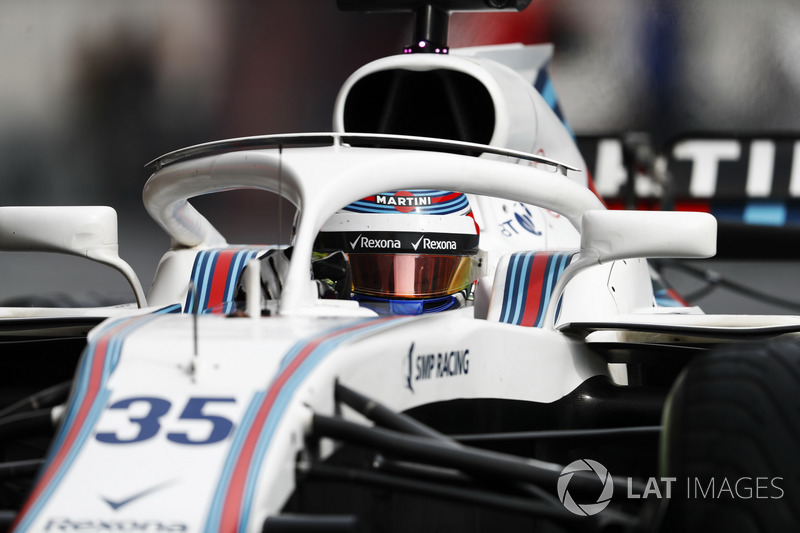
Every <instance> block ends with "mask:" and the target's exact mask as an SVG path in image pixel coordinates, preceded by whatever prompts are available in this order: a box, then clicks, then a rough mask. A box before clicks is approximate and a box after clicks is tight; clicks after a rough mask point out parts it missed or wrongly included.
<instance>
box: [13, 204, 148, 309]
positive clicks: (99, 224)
mask: <svg viewBox="0 0 800 533" xmlns="http://www.w3.org/2000/svg"><path fill="white" fill-rule="evenodd" d="M0 251H9V252H55V253H62V254H69V255H76V256H79V257H85V258H87V259H91V260H92V261H96V262H98V263H102V264H104V265H108V266H110V267H112V268H114V269H116V270H117V271H119V272H120V273H122V275H123V276H125V279H126V280H127V281H128V283H129V284H130V286H131V288H132V289H133V292H134V294H135V295H136V303H137V304H138V306H139V307H145V306H146V305H147V302H146V299H145V295H144V291H143V290H142V286H141V283H139V279H138V278H137V277H136V274H135V272H134V271H133V269H132V268H131V266H130V265H129V264H128V263H126V262H125V261H123V260H122V259H121V258H120V257H119V245H118V237H117V212H116V211H115V210H114V209H113V208H111V207H106V206H57V207H50V206H3V207H0Z"/></svg>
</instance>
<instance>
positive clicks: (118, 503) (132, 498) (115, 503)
mask: <svg viewBox="0 0 800 533" xmlns="http://www.w3.org/2000/svg"><path fill="white" fill-rule="evenodd" d="M173 483H174V482H172V481H167V482H165V483H159V484H158V485H156V486H154V487H149V488H146V489H145V490H142V491H139V492H137V493H136V494H133V495H131V496H128V497H127V498H123V499H122V500H112V499H110V498H104V497H102V496H101V497H100V499H101V500H103V501H104V502H106V503H107V504H108V505H109V507H111V508H112V509H113V510H115V511H117V510H119V509H120V508H121V507H124V506H126V505H128V504H129V503H133V502H135V501H136V500H139V499H141V498H144V497H145V496H148V495H150V494H153V493H154V492H157V491H159V490H161V489H163V488H164V487H166V486H168V485H172V484H173Z"/></svg>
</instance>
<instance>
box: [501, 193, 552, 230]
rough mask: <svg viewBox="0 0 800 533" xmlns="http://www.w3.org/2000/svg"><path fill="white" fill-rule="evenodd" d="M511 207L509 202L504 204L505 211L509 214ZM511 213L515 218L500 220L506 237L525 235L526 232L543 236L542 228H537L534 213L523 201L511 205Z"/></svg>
mask: <svg viewBox="0 0 800 533" xmlns="http://www.w3.org/2000/svg"><path fill="white" fill-rule="evenodd" d="M508 211H509V208H508V206H507V204H504V205H503V212H505V213H507V214H508ZM511 214H512V215H513V218H509V219H508V220H504V221H502V222H500V233H502V234H503V235H504V236H506V237H515V236H517V235H520V234H522V235H525V232H527V233H530V234H531V235H536V236H537V237H539V236H541V234H542V232H541V230H538V229H536V224H535V223H534V221H533V213H532V212H531V210H530V208H529V207H528V206H527V205H526V204H523V203H521V202H514V203H513V204H512V206H511Z"/></svg>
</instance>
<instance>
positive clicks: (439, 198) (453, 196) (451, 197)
mask: <svg viewBox="0 0 800 533" xmlns="http://www.w3.org/2000/svg"><path fill="white" fill-rule="evenodd" d="M462 194H464V193H460V192H451V193H450V194H445V195H444V196H434V197H432V199H431V203H434V204H440V203H442V202H449V201H450V200H454V199H456V198H458V197H459V196H461V195H462Z"/></svg>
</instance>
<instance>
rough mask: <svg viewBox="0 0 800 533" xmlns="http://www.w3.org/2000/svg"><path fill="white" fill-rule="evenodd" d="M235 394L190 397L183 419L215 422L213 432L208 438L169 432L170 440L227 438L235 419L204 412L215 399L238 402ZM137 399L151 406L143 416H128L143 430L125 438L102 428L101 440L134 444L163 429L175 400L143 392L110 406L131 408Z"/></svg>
mask: <svg viewBox="0 0 800 533" xmlns="http://www.w3.org/2000/svg"><path fill="white" fill-rule="evenodd" d="M235 401H236V400H235V399H234V398H189V401H188V402H187V403H186V407H184V409H183V411H182V412H181V415H180V416H179V417H178V418H179V420H205V421H207V422H210V423H211V432H210V433H209V434H208V435H207V436H206V437H205V438H200V439H198V438H194V439H193V438H191V437H190V436H189V434H188V433H186V432H173V431H170V432H168V433H167V440H169V441H172V442H175V443H178V444H213V443H215V442H219V441H221V440H224V439H225V438H226V437H227V436H228V435H229V434H230V432H231V430H232V429H233V422H231V421H230V420H228V419H227V418H225V417H222V416H218V415H209V414H205V413H204V412H203V408H204V407H205V406H206V405H207V404H209V403H212V402H225V403H231V402H235ZM135 402H145V403H148V404H149V405H150V408H149V409H148V410H147V412H146V413H145V414H144V415H142V416H132V415H129V416H128V419H129V420H130V421H131V422H132V423H134V424H136V425H138V426H139V433H138V434H137V435H135V436H133V437H131V438H121V437H120V436H119V435H117V433H115V432H98V433H97V435H95V437H96V438H97V440H99V441H100V442H105V443H107V444H130V443H134V442H142V441H145V440H147V439H151V438H153V437H155V436H156V435H157V434H158V432H159V430H160V429H161V417H163V416H164V415H165V414H167V412H168V411H169V410H170V408H171V407H172V404H171V403H170V402H169V401H168V400H165V399H163V398H153V397H150V396H140V397H136V398H126V399H124V400H119V401H117V402H114V403H113V404H111V405H109V406H108V408H109V409H128V408H129V407H130V406H131V405H132V404H133V403H135Z"/></svg>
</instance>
